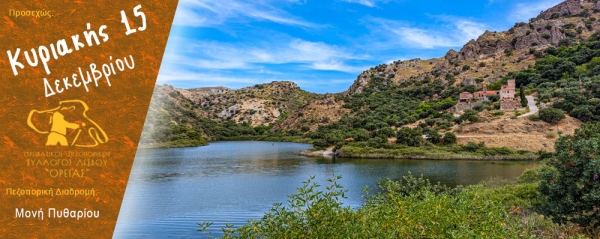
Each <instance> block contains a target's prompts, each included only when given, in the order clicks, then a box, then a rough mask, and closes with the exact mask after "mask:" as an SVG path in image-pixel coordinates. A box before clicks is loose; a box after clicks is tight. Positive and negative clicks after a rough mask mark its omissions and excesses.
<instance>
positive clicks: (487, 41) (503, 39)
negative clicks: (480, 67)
mask: <svg viewBox="0 0 600 239" xmlns="http://www.w3.org/2000/svg"><path fill="white" fill-rule="evenodd" d="M510 48H512V45H511V42H510V39H509V36H507V35H506V34H505V33H504V32H491V31H485V32H484V33H483V34H482V35H481V36H479V38H477V40H476V41H475V40H471V41H469V42H467V44H465V45H464V46H463V48H462V49H460V51H459V52H458V55H459V59H460V61H464V60H466V59H485V58H489V57H493V56H496V55H499V54H502V53H503V52H504V50H505V49H510Z"/></svg>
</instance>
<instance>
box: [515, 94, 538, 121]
mask: <svg viewBox="0 0 600 239" xmlns="http://www.w3.org/2000/svg"><path fill="white" fill-rule="evenodd" d="M525 98H527V106H528V107H529V112H527V113H526V114H522V115H519V116H518V117H517V118H521V117H526V116H530V115H533V114H536V113H537V112H538V111H539V110H540V109H539V108H538V107H537V105H535V99H533V96H531V95H526V96H525Z"/></svg>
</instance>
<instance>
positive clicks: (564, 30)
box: [144, 0, 600, 150]
mask: <svg viewBox="0 0 600 239" xmlns="http://www.w3.org/2000/svg"><path fill="white" fill-rule="evenodd" d="M599 11H600V3H599V2H597V1H583V2H580V1H579V0H567V1H564V2H562V3H560V4H558V5H557V6H555V7H552V8H550V9H548V10H546V11H543V12H541V13H540V14H539V15H538V16H537V17H535V18H531V19H530V20H529V22H527V23H524V22H520V23H516V24H515V25H514V26H513V27H512V28H510V29H509V30H507V31H503V32H492V31H486V32H484V33H483V34H482V35H481V36H479V37H478V38H477V39H473V40H470V41H469V42H467V43H466V44H465V45H464V46H463V47H462V48H461V49H460V50H458V51H456V50H453V49H451V50H449V51H448V52H447V53H446V55H445V56H443V57H441V58H436V59H428V60H422V59H413V60H406V61H395V62H392V63H390V64H381V65H378V66H375V67H372V68H370V69H368V70H365V71H364V72H362V73H361V74H359V75H358V76H357V79H356V80H355V81H354V83H353V84H352V85H351V86H350V87H349V89H348V90H346V91H344V92H341V93H338V94H326V95H321V94H314V93H309V92H306V91H304V90H301V89H300V88H298V86H297V85H296V84H295V83H293V82H272V83H268V84H258V85H254V86H249V87H246V88H242V89H239V90H233V89H229V88H225V87H208V88H196V89H177V88H173V87H171V86H166V85H164V86H157V87H156V90H155V95H154V96H153V100H152V103H151V106H150V110H149V114H148V115H149V118H148V120H147V122H146V127H145V131H144V135H146V136H148V137H146V138H145V139H147V141H149V142H150V141H152V140H151V138H152V137H151V136H150V135H154V137H155V138H156V137H159V138H161V139H164V140H166V141H169V140H168V139H166V138H169V137H171V138H173V137H174V138H177V136H174V135H173V134H168V133H166V131H168V130H167V129H170V130H177V131H178V132H181V131H182V130H183V131H185V129H188V130H191V131H192V133H195V134H198V135H199V136H200V137H205V138H207V139H209V140H215V139H219V138H220V137H228V136H235V135H256V134H264V132H267V131H268V132H271V133H274V132H278V133H283V134H286V133H291V134H292V135H296V134H298V135H302V134H305V136H310V137H313V138H323V139H324V138H327V140H325V141H326V142H329V143H334V142H338V141H339V140H340V137H342V136H343V137H346V136H350V135H353V134H359V135H363V136H364V135H365V132H366V133H367V136H368V135H369V134H370V137H371V138H372V137H374V136H377V135H378V134H379V133H378V132H379V131H382V130H384V129H385V131H389V130H388V129H387V128H391V130H392V131H394V130H397V129H399V128H401V127H404V126H413V127H414V126H416V125H418V124H421V125H422V126H423V124H425V122H426V121H427V122H428V124H430V125H431V126H432V127H433V126H435V128H436V129H437V128H440V127H441V129H442V130H443V131H456V133H457V134H458V135H459V139H460V138H461V134H462V136H464V137H462V138H463V141H464V138H465V137H472V138H477V135H478V133H481V134H486V135H489V134H494V132H496V131H494V130H493V129H494V127H487V128H486V130H475V128H477V127H474V126H472V127H471V128H470V129H469V127H459V130H455V129H454V128H451V125H452V121H458V122H462V121H463V120H462V119H459V120H457V119H453V116H452V114H449V115H448V114H446V113H443V112H444V111H442V110H443V109H446V108H447V105H448V104H450V103H451V102H452V100H451V99H454V100H456V98H457V94H458V92H462V91H465V90H467V89H481V88H482V86H483V85H490V84H494V83H500V82H501V81H506V79H507V78H513V79H514V78H515V74H516V73H517V72H519V71H523V70H526V69H532V68H533V67H534V66H536V60H538V59H541V58H544V57H546V56H548V55H551V54H555V53H553V52H556V51H557V50H556V49H557V48H558V49H559V51H564V49H566V47H569V46H573V45H577V44H578V43H580V42H585V41H586V40H587V39H588V38H590V36H592V34H593V33H594V32H596V31H597V30H598V29H600V21H598V19H600V13H599ZM550 49H553V50H552V51H551V50H550ZM577 64H580V63H577ZM468 87H472V88H468ZM555 100H556V99H555V98H553V101H555ZM433 109H435V110H433ZM479 117H481V118H482V119H485V118H486V117H485V116H483V115H479ZM572 120H575V121H573V122H575V123H574V124H575V125H578V124H579V123H577V122H576V121H577V120H576V119H572ZM572 120H570V121H572ZM434 121H435V122H437V123H433V122H434ZM521 121H522V120H521ZM521 121H514V123H515V124H521V123H518V122H521ZM199 122H201V123H199ZM430 122H431V123H430ZM511 122H513V121H510V120H508V121H506V122H502V123H501V124H502V125H503V126H504V125H506V124H508V125H510V124H512V123H511ZM474 123H475V124H476V125H477V124H485V122H474ZM488 123H489V122H488ZM499 124H500V123H499ZM342 125H345V126H343V127H348V126H350V127H351V129H352V132H353V133H352V134H351V133H347V132H346V133H345V134H343V133H334V134H333V135H332V134H331V132H332V130H333V131H336V129H341V128H343V127H342ZM357 125H358V126H357ZM535 125H536V128H535V131H536V132H539V133H540V137H545V136H544V134H545V133H547V132H548V128H549V127H551V125H550V124H544V123H536V124H535ZM425 127H426V126H425ZM184 128H185V129H184ZM321 128H322V129H321ZM483 128H485V127H483ZM496 128H498V127H496ZM500 128H502V127H500ZM516 128H519V127H516ZM521 128H522V127H521ZM359 129H360V130H359ZM355 130H356V131H355ZM361 130H362V131H361ZM502 130H504V129H502ZM502 130H500V131H502ZM500 131H498V132H496V133H501V134H505V133H506V132H500ZM568 131H571V130H568ZM157 132H158V133H157ZM160 132H162V133H160ZM311 132H312V133H311ZM513 133H514V132H513ZM182 134H185V133H182ZM165 135H169V136H168V137H167V136H165ZM184 138H185V137H184ZM358 138H364V137H358ZM368 138H369V137H366V138H364V139H365V140H366V139H368ZM459 141H460V140H459ZM475 141H477V140H475ZM494 144H495V145H497V146H507V147H512V148H515V147H514V146H511V145H509V144H506V145H502V143H500V144H498V143H494ZM551 146H552V145H548V144H544V146H543V147H542V146H539V147H537V146H536V148H535V149H534V148H531V150H537V149H545V150H547V149H551V148H552V147H551ZM520 149H522V147H521V148H520Z"/></svg>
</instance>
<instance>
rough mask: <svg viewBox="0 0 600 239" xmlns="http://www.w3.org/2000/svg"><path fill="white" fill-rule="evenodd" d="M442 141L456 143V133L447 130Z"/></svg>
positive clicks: (449, 143)
mask: <svg viewBox="0 0 600 239" xmlns="http://www.w3.org/2000/svg"><path fill="white" fill-rule="evenodd" d="M442 143H443V144H444V145H452V144H456V134H454V133H452V132H446V133H445V134H444V139H443V140H442Z"/></svg>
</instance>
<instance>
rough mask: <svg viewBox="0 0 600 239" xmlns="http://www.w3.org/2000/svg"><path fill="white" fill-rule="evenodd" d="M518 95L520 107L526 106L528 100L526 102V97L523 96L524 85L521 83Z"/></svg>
mask: <svg viewBox="0 0 600 239" xmlns="http://www.w3.org/2000/svg"><path fill="white" fill-rule="evenodd" d="M519 96H520V97H521V107H527V104H528V103H529V102H527V97H525V87H523V85H521V87H520V88H519Z"/></svg>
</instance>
